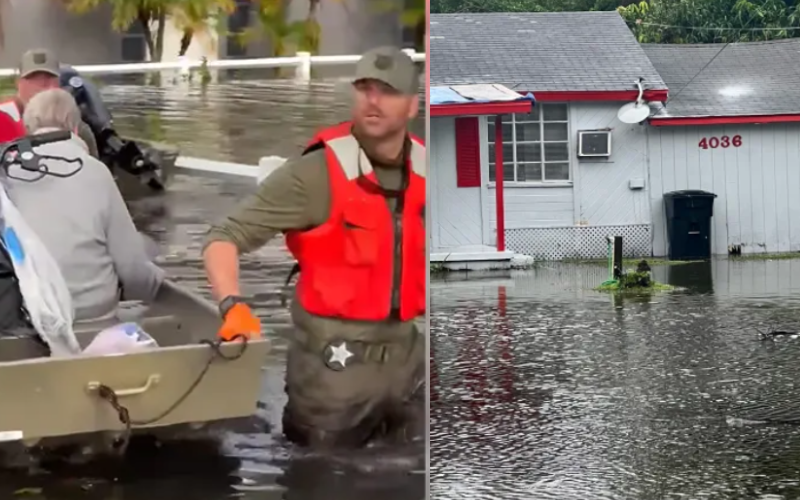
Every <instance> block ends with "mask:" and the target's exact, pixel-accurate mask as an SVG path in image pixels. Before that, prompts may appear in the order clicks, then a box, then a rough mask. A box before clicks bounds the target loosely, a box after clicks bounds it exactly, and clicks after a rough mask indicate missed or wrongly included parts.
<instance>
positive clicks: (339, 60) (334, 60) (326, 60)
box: [0, 49, 425, 80]
mask: <svg viewBox="0 0 800 500" xmlns="http://www.w3.org/2000/svg"><path fill="white" fill-rule="evenodd" d="M403 52H405V53H406V54H408V55H409V56H411V59H412V60H413V61H415V62H424V61H425V53H424V52H422V53H420V52H415V51H414V50H412V49H405V50H403ZM359 58H361V56H360V55H355V56H312V55H311V54H310V53H309V52H298V53H297V55H295V56H291V57H264V58H258V59H219V60H212V61H204V60H189V59H186V58H181V59H180V60H178V61H170V62H146V63H129V64H93V65H77V66H75V69H76V70H77V71H78V72H80V73H84V74H87V75H101V74H105V75H112V74H115V75H121V74H130V73H149V72H155V71H170V70H176V71H179V72H180V73H183V74H187V73H189V72H190V71H192V70H193V69H194V70H196V69H199V68H201V67H203V66H204V67H206V68H208V69H244V68H290V67H294V68H295V76H296V78H297V79H298V80H310V79H311V67H312V66H338V65H344V64H355V63H356V62H358V60H359ZM16 73H17V70H16V69H14V68H3V69H0V77H2V76H14V75H16Z"/></svg>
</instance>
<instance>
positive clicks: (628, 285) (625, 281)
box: [595, 260, 675, 292]
mask: <svg viewBox="0 0 800 500" xmlns="http://www.w3.org/2000/svg"><path fill="white" fill-rule="evenodd" d="M674 288H675V287H673V286H671V285H666V284H664V283H658V282H657V281H654V280H653V277H652V276H651V274H650V266H649V265H648V264H647V262H646V261H644V260H643V261H641V262H640V263H639V264H638V266H637V268H636V269H629V270H628V271H626V272H624V273H622V275H621V276H620V278H619V279H618V280H612V281H606V282H605V283H603V284H602V285H600V286H599V287H597V288H595V290H598V291H620V292H622V291H632V292H636V291H649V290H673V289H674Z"/></svg>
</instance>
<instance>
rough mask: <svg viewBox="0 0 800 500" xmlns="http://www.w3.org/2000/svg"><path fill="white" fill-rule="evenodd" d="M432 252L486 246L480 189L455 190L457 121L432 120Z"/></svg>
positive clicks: (449, 119)
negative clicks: (470, 246)
mask: <svg viewBox="0 0 800 500" xmlns="http://www.w3.org/2000/svg"><path fill="white" fill-rule="evenodd" d="M430 127H431V130H430V142H431V144H430V157H431V164H430V169H429V172H430V182H431V186H430V191H431V231H432V233H433V234H431V248H432V250H431V251H432V252H438V251H442V250H447V249H448V248H456V247H459V246H467V245H480V244H482V243H483V226H482V219H481V188H477V187H476V188H458V187H456V132H455V119H454V118H431V119H430Z"/></svg>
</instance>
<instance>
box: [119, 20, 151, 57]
mask: <svg viewBox="0 0 800 500" xmlns="http://www.w3.org/2000/svg"><path fill="white" fill-rule="evenodd" d="M121 51H122V61H123V62H143V61H146V60H147V41H146V40H145V35H144V29H143V28H142V25H141V24H140V23H139V22H138V21H137V22H134V23H133V24H131V26H130V28H128V29H127V30H126V31H125V32H124V33H122V48H121Z"/></svg>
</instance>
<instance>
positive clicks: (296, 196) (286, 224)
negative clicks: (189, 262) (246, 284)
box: [203, 153, 329, 300]
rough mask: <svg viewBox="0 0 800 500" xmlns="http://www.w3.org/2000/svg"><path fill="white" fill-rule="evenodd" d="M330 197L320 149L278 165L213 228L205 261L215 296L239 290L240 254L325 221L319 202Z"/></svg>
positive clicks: (207, 240) (208, 237)
mask: <svg viewBox="0 0 800 500" xmlns="http://www.w3.org/2000/svg"><path fill="white" fill-rule="evenodd" d="M321 177H322V179H321ZM321 186H323V187H324V191H326V193H325V194H323V193H317V191H322V190H323V189H322V187H321ZM328 198H329V195H327V173H326V171H325V164H324V156H322V155H321V154H315V153H312V154H309V155H306V156H303V157H301V158H299V159H297V160H290V161H287V162H286V163H285V164H283V165H281V166H280V167H278V169H276V170H275V171H274V172H273V173H272V174H271V175H270V176H269V177H267V178H266V179H265V180H264V182H262V183H261V185H260V186H259V188H258V192H257V193H256V194H254V195H253V196H251V197H250V198H248V199H246V200H245V201H244V202H243V203H242V205H240V206H239V207H238V208H237V209H236V210H235V211H234V212H233V214H231V215H229V216H228V217H227V219H226V220H225V221H223V222H222V223H221V224H218V225H215V226H212V227H211V229H210V230H209V233H208V236H207V237H206V244H205V248H204V249H203V261H204V264H205V269H206V274H207V275H208V281H209V283H210V284H211V289H212V293H213V295H214V297H215V298H216V299H217V300H222V299H224V298H225V297H228V296H230V295H240V294H241V290H240V289H239V255H240V254H243V253H248V252H252V251H254V250H257V249H258V248H260V247H262V246H263V245H265V244H266V243H267V242H268V241H269V240H271V239H272V238H274V237H275V235H277V234H278V233H281V232H283V231H289V230H292V229H305V228H309V227H314V226H316V225H318V224H321V223H322V222H323V221H324V217H323V218H322V221H320V220H319V219H320V218H321V217H320V215H319V211H320V210H319V207H318V205H319V203H320V201H323V200H324V203H325V207H326V209H327V203H328V202H327V200H328ZM312 200H313V202H312Z"/></svg>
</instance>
